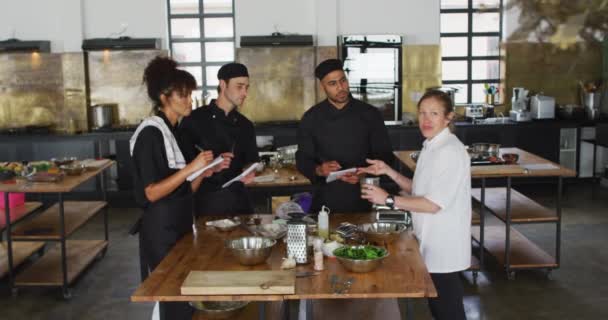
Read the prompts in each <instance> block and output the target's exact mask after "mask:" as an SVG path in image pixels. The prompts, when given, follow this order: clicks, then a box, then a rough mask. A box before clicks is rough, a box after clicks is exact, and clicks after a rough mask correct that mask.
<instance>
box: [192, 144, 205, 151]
mask: <svg viewBox="0 0 608 320" xmlns="http://www.w3.org/2000/svg"><path fill="white" fill-rule="evenodd" d="M194 147H195V148H196V149H197V150H198V151H200V152H205V150H204V149H203V148H201V146H199V145H198V144H195V145H194Z"/></svg>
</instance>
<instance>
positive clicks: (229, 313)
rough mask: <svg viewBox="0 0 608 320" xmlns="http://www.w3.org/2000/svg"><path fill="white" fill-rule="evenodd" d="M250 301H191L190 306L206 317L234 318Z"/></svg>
mask: <svg viewBox="0 0 608 320" xmlns="http://www.w3.org/2000/svg"><path fill="white" fill-rule="evenodd" d="M248 304H249V301H191V302H190V306H191V307H193V308H194V309H196V310H197V312H198V313H200V314H203V315H204V316H205V319H232V318H234V317H235V316H236V315H238V314H239V313H240V312H241V310H242V309H243V308H245V307H246V306H247V305H248Z"/></svg>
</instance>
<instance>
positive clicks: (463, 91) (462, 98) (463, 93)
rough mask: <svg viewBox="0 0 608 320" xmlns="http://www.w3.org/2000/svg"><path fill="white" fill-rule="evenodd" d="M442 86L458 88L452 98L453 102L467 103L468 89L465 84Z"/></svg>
mask: <svg viewBox="0 0 608 320" xmlns="http://www.w3.org/2000/svg"><path fill="white" fill-rule="evenodd" d="M444 86H445V87H451V88H457V89H458V91H456V97H455V98H454V104H464V103H467V93H468V92H469V90H468V89H467V85H466V84H464V83H463V84H447V85H444Z"/></svg>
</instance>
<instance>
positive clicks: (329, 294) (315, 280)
mask: <svg viewBox="0 0 608 320" xmlns="http://www.w3.org/2000/svg"><path fill="white" fill-rule="evenodd" d="M374 218H375V217H374V215H373V214H348V215H346V214H332V215H331V225H332V227H335V226H336V225H337V224H339V222H343V221H349V222H352V223H364V222H370V221H374ZM207 219H209V218H207ZM264 219H266V222H268V220H269V219H271V216H265V217H264ZM204 221H205V220H204V219H201V220H199V222H198V223H197V234H196V235H193V234H188V235H186V236H184V237H183V238H182V239H181V240H179V241H178V243H177V244H176V245H175V246H174V247H173V249H172V250H171V252H170V253H169V254H168V255H167V256H166V257H165V259H163V261H162V262H161V263H160V265H159V266H158V267H157V268H156V269H155V270H154V271H153V272H152V273H151V274H150V276H149V277H148V278H147V279H146V281H144V282H143V283H142V284H141V285H140V287H139V288H137V290H136V291H135V292H134V293H133V295H132V296H131V301H134V302H150V301H233V300H250V301H288V302H289V301H292V302H296V303H295V304H294V303H291V305H292V307H291V308H290V309H291V310H297V301H299V300H302V299H306V300H310V299H363V298H398V299H402V300H401V301H404V299H405V298H424V297H436V296H437V292H436V291H435V287H434V286H433V282H432V280H431V278H430V275H429V274H428V271H427V269H426V266H425V265H424V263H423V261H422V257H421V255H420V251H419V250H418V243H417V241H416V239H415V238H414V237H413V235H411V234H410V233H404V234H403V236H402V237H401V239H400V240H399V241H396V242H395V243H394V244H391V245H389V246H388V250H389V252H390V256H389V257H387V258H386V260H385V261H384V263H383V265H382V266H380V267H379V268H378V269H377V270H376V271H374V272H370V273H350V272H348V271H346V269H344V268H343V267H342V266H341V265H340V264H339V262H338V261H337V260H335V259H330V258H325V261H324V262H325V270H324V271H322V272H321V274H319V275H317V276H313V277H307V278H297V279H296V291H295V294H293V295H241V296H236V295H225V296H221V295H217V296H183V295H181V294H180V287H181V285H182V283H183V281H184V279H185V278H186V276H187V275H188V273H189V272H190V271H191V270H205V271H212V270H223V271H228V270H279V269H280V265H281V262H282V258H283V257H284V256H285V252H286V249H285V244H284V243H283V241H279V242H278V243H277V245H276V246H275V248H274V249H273V251H272V253H271V256H270V257H269V258H268V260H267V262H266V263H265V264H261V265H257V266H242V265H240V264H239V263H238V262H237V261H236V260H235V259H234V258H233V257H232V255H231V253H230V252H229V251H228V250H226V249H225V248H224V240H225V239H230V238H236V237H240V236H246V235H249V234H248V233H247V232H246V231H244V230H243V229H240V228H239V229H236V230H234V231H230V232H226V233H224V232H220V231H218V230H216V229H215V228H210V227H205V226H204ZM243 221H246V219H243ZM309 270H312V263H309V264H307V265H303V266H298V267H297V271H309ZM333 274H335V275H338V276H339V277H340V278H342V277H345V276H348V277H353V278H355V281H354V283H353V285H352V288H351V289H350V291H348V293H345V294H336V293H333V290H332V288H331V285H330V282H329V279H330V277H331V275H333ZM294 305H295V306H296V307H294ZM404 305H405V304H404V303H400V306H404ZM261 310H263V308H261ZM402 311H405V310H402ZM262 312H263V311H262ZM402 314H403V313H402Z"/></svg>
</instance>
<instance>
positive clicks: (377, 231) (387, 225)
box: [359, 222, 407, 244]
mask: <svg viewBox="0 0 608 320" xmlns="http://www.w3.org/2000/svg"><path fill="white" fill-rule="evenodd" d="M405 230H407V226H406V225H405V224H402V223H395V222H374V223H365V224H361V225H359V231H361V232H362V233H363V235H364V236H365V239H366V240H367V241H368V242H375V243H378V244H384V243H392V242H393V241H395V240H397V239H399V238H400V237H401V234H402V233H403V232H404V231H405Z"/></svg>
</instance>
